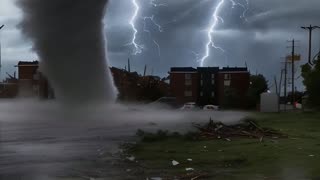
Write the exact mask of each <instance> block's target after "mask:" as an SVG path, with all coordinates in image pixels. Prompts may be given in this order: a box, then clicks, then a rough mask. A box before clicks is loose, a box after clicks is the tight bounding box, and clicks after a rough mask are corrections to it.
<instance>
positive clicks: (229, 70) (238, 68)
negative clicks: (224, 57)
mask: <svg viewBox="0 0 320 180" xmlns="http://www.w3.org/2000/svg"><path fill="white" fill-rule="evenodd" d="M220 71H221V72H235V71H237V72H239V71H245V72H248V68H246V67H224V68H222V69H220Z"/></svg>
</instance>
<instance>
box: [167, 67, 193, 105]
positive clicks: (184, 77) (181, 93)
mask: <svg viewBox="0 0 320 180" xmlns="http://www.w3.org/2000/svg"><path fill="white" fill-rule="evenodd" d="M169 73H170V90H171V93H172V95H173V96H175V97H176V99H177V103H179V104H182V103H186V102H197V101H198V98H199V74H198V72H197V69H194V68H192V67H181V68H171V71H170V72H169Z"/></svg>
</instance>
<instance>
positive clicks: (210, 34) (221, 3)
mask: <svg viewBox="0 0 320 180" xmlns="http://www.w3.org/2000/svg"><path fill="white" fill-rule="evenodd" d="M245 1H246V5H243V4H241V3H239V2H237V1H236V0H230V2H231V4H232V8H235V7H236V6H240V7H242V8H243V9H244V11H243V13H242V15H241V16H240V18H241V19H244V20H245V21H247V18H246V13H247V11H248V10H249V8H248V7H249V0H245ZM225 2H226V0H219V2H218V4H217V5H216V7H215V8H214V12H213V15H212V19H211V21H210V24H209V26H208V29H207V36H208V42H207V44H206V48H205V54H204V56H203V57H202V58H201V59H199V60H198V61H199V62H200V66H201V67H203V66H204V63H205V61H206V59H207V58H208V57H209V56H210V50H211V47H213V48H215V49H217V50H220V51H222V52H225V50H224V49H222V48H221V47H218V46H216V45H215V42H214V39H213V34H214V32H215V29H216V27H217V25H218V24H219V21H220V22H222V23H224V20H223V18H222V17H220V16H219V14H220V11H221V9H222V8H223V6H224V4H225Z"/></svg>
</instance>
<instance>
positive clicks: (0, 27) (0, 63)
mask: <svg viewBox="0 0 320 180" xmlns="http://www.w3.org/2000/svg"><path fill="white" fill-rule="evenodd" d="M3 27H4V25H2V26H0V30H1V29H2V28H3ZM1 69H2V53H1V39H0V80H1Z"/></svg>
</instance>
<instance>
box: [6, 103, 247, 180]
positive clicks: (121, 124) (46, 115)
mask: <svg viewBox="0 0 320 180" xmlns="http://www.w3.org/2000/svg"><path fill="white" fill-rule="evenodd" d="M148 108H149V107H148ZM148 108H147V107H143V106H134V108H132V107H129V108H128V107H124V106H119V105H115V106H99V107H98V106H94V107H92V106H86V107H81V108H79V107H77V108H70V107H69V108H65V107H64V108H61V106H58V105H56V104H48V103H43V102H32V101H24V102H2V103H0V179H13V180H18V179H19V180H20V179H23V180H29V179H30V180H37V179H39V180H40V179H41V180H43V179H64V178H66V179H70V177H74V178H80V179H81V178H82V179H90V177H93V178H97V177H103V179H125V177H126V173H125V170H126V167H125V165H124V164H121V163H120V164H119V161H118V160H119V156H118V152H119V145H120V144H122V143H125V142H133V141H135V137H134V135H135V132H136V131H137V129H147V130H150V131H152V130H154V131H155V130H158V129H168V130H174V131H187V130H188V129H190V128H191V122H195V121H196V122H205V121H208V119H209V118H210V117H211V118H214V119H219V120H220V121H224V122H231V123H232V122H236V121H238V120H239V119H241V117H244V116H245V115H246V114H245V113H235V112H214V113H213V112H177V111H169V110H161V111H160V110H159V109H148Z"/></svg>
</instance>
